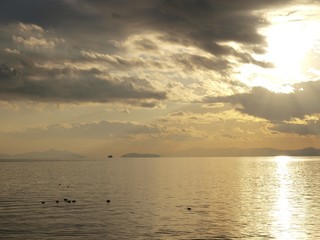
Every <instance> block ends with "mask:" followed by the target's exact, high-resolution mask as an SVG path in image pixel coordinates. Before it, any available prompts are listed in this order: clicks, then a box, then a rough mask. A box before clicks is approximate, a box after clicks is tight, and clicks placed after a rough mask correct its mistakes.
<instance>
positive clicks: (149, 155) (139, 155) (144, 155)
mask: <svg viewBox="0 0 320 240" xmlns="http://www.w3.org/2000/svg"><path fill="white" fill-rule="evenodd" d="M121 157H122V158H156V157H161V156H160V155H158V154H153V153H127V154H124V155H122V156H121Z"/></svg>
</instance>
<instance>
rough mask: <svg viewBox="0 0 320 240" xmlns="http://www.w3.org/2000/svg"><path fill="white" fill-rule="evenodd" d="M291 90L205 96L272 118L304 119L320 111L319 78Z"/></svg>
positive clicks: (259, 88)
mask: <svg viewBox="0 0 320 240" xmlns="http://www.w3.org/2000/svg"><path fill="white" fill-rule="evenodd" d="M294 87H295V91H294V92H292V93H275V92H271V91H268V90H267V89H265V88H262V87H254V88H252V90H251V91H250V92H249V93H242V94H236V95H231V96H222V97H206V98H204V102H206V103H218V102H220V103H230V104H233V105H234V106H236V109H237V110H238V111H240V112H242V113H246V114H248V115H251V116H255V117H259V118H264V119H267V120H270V121H283V120H290V119H291V118H303V117H304V116H305V115H312V114H317V113H320V105H319V104H318V103H319V102H320V81H314V82H304V83H299V84H296V85H295V86H294Z"/></svg>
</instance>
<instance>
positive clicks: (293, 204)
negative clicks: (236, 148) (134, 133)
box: [0, 157, 320, 240]
mask: <svg viewBox="0 0 320 240" xmlns="http://www.w3.org/2000/svg"><path fill="white" fill-rule="evenodd" d="M59 184H61V185H59ZM64 198H68V199H71V200H76V203H68V202H65V201H64ZM108 199H109V200H110V203H107V202H106V200H108ZM56 200H59V201H60V202H59V203H56V202H55V201H56ZM41 201H45V204H42V203H41ZM188 208H191V210H188ZM0 238H1V239H24V240H25V239H33V240H37V239H41V240H44V239H72V240H74V239H86V240H87V239H281V240H282V239H290V240H293V239H299V240H301V239H320V158H319V157H313V158H312V157H308V158H307V157H294V158H293V157H270V158H154V159H138V158H137V159H109V160H105V161H93V160H87V161H10V160H8V161H4V160H1V161H0Z"/></svg>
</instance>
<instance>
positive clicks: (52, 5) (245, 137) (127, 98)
mask: <svg viewBox="0 0 320 240" xmlns="http://www.w3.org/2000/svg"><path fill="white" fill-rule="evenodd" d="M319 60H320V1H319V0H241V1H238V0H211V1H209V0H208V1H205V0H131V1H129V0H105V1H102V0H90V1H89V0H2V1H1V3H0V111H1V114H0V123H1V124H0V153H1V154H17V153H23V152H28V151H45V150H47V149H57V150H67V151H72V152H76V153H79V154H83V155H86V156H92V157H99V156H106V155H108V154H114V155H121V154H125V153H128V152H139V153H157V154H160V155H164V156H170V155H172V154H176V153H178V152H182V151H185V150H188V149H193V148H229V147H237V148H262V147H268V148H278V149H301V148H306V147H316V148H320V61H319Z"/></svg>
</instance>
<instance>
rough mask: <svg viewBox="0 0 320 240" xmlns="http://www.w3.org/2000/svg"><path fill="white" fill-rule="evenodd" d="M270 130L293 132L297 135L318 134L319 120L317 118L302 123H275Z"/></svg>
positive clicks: (319, 129)
mask: <svg viewBox="0 0 320 240" xmlns="http://www.w3.org/2000/svg"><path fill="white" fill-rule="evenodd" d="M272 130H275V131H278V132H283V133H293V134H298V135H320V121H319V120H306V121H305V122H303V123H299V124H297V123H287V122H282V123H277V124H275V125H274V126H273V127H272Z"/></svg>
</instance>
